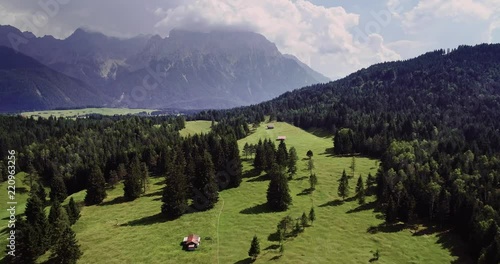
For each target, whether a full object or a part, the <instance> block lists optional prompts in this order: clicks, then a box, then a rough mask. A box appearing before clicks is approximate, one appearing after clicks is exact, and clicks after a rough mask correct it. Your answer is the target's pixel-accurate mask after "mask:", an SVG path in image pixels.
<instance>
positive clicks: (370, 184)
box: [366, 173, 377, 192]
mask: <svg viewBox="0 0 500 264" xmlns="http://www.w3.org/2000/svg"><path fill="white" fill-rule="evenodd" d="M376 182H377V180H376V179H375V177H373V175H372V174H371V173H368V176H367V177H366V189H367V191H369V192H372V190H373V188H374V187H375V183H376Z"/></svg>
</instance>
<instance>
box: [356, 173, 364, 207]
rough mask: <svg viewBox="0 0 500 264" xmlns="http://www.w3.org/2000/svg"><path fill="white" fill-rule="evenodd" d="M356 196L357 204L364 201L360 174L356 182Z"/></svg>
mask: <svg viewBox="0 0 500 264" xmlns="http://www.w3.org/2000/svg"><path fill="white" fill-rule="evenodd" d="M356 196H357V197H358V203H359V204H364V203H365V186H364V184H363V178H362V177H361V175H359V178H358V183H357V184H356Z"/></svg>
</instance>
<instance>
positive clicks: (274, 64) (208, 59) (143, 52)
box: [0, 26, 329, 111]
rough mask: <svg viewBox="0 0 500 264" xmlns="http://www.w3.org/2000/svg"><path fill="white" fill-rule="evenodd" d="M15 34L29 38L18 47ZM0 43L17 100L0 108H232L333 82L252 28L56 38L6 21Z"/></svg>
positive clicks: (4, 83) (4, 85)
mask: <svg viewBox="0 0 500 264" xmlns="http://www.w3.org/2000/svg"><path fill="white" fill-rule="evenodd" d="M13 36H14V37H13ZM16 38H17V39H22V40H23V41H21V42H19V44H18V45H12V39H16ZM0 46H4V48H3V49H2V53H1V59H2V60H1V61H2V62H1V63H0V64H2V66H1V71H0V74H1V76H2V79H1V81H0V96H1V97H2V98H5V99H6V100H7V99H8V101H9V102H10V103H9V104H6V105H4V106H2V107H1V108H0V111H20V110H43V109H52V108H57V107H81V106H89V105H92V106H107V107H131V108H135V107H140V108H150V109H151V108H180V109H203V108H228V107H235V106H241V105H249V104H255V103H258V102H261V101H265V100H268V99H271V98H273V97H276V96H278V95H280V94H282V93H284V92H286V91H290V90H293V89H296V88H300V87H303V86H307V85H311V84H314V83H324V82H328V81H329V79H328V78H326V77H325V76H323V75H321V74H319V73H317V72H315V71H314V70H312V69H311V68H309V67H308V66H307V65H306V64H304V63H302V62H300V61H299V60H298V59H297V58H295V57H293V56H291V55H286V54H282V53H281V52H280V51H279V50H278V49H277V47H276V46H275V45H274V44H273V43H271V42H270V41H268V40H267V39H266V38H265V37H264V36H262V35H259V34H256V33H252V32H227V31H214V32H210V33H200V32H189V31H184V30H172V31H171V32H170V34H169V36H168V37H165V38H162V37H161V36H159V35H140V36H136V37H133V38H127V39H124V38H116V37H109V36H106V35H104V34H102V33H98V32H93V31H90V30H87V29H81V28H79V29H77V30H76V31H75V32H74V33H73V34H71V35H70V36H69V37H67V38H66V39H56V38H54V37H52V36H44V37H35V36H34V35H33V34H32V33H30V32H21V31H20V30H18V29H17V28H14V27H11V26H0ZM11 48H15V50H13V49H11ZM9 49H10V50H9ZM15 61H19V62H22V63H18V64H16V65H13V62H15ZM35 68H36V69H37V70H34V69H35ZM20 72H22V73H23V74H20ZM49 72H50V74H48V73H49ZM56 76H57V77H56ZM55 95H57V96H55ZM2 101H4V100H3V99H2Z"/></svg>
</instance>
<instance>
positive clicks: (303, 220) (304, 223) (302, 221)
mask: <svg viewBox="0 0 500 264" xmlns="http://www.w3.org/2000/svg"><path fill="white" fill-rule="evenodd" d="M308 221H309V219H308V218H307V215H306V212H303V213H302V216H301V217H300V224H301V225H302V228H306V227H307V224H308Z"/></svg>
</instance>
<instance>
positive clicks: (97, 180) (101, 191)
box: [85, 166, 106, 205]
mask: <svg viewBox="0 0 500 264" xmlns="http://www.w3.org/2000/svg"><path fill="white" fill-rule="evenodd" d="M104 198H106V180H105V179H104V175H103V174H102V172H101V169H99V167H97V166H95V167H94V168H92V171H91V172H90V176H89V180H88V187H87V194H86V195H85V204H86V205H95V204H100V203H102V201H103V200H104Z"/></svg>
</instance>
